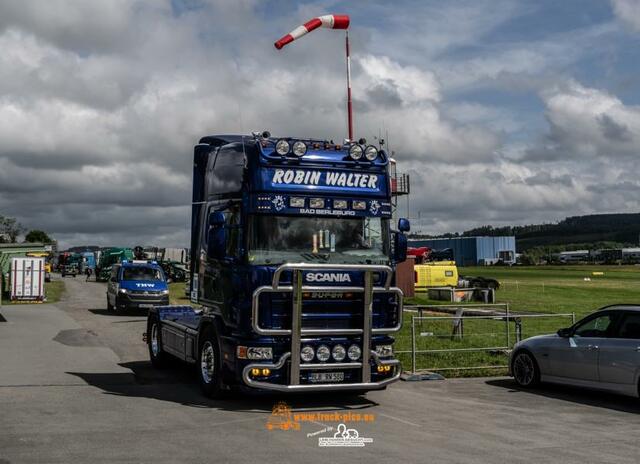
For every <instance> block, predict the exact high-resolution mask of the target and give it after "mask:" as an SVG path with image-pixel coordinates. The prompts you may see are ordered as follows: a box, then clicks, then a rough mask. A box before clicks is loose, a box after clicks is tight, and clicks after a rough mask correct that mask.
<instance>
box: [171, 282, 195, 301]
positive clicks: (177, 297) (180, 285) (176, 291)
mask: <svg viewBox="0 0 640 464" xmlns="http://www.w3.org/2000/svg"><path fill="white" fill-rule="evenodd" d="M184 286H185V283H184V282H171V283H170V284H169V302H170V303H171V304H172V305H190V304H191V301H190V300H189V297H187V296H186V295H185V294H184Z"/></svg>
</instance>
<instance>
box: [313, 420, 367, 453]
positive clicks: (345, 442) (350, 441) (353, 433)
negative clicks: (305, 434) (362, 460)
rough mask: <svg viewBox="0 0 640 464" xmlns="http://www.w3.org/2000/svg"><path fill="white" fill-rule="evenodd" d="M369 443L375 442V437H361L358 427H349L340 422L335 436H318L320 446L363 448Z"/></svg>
mask: <svg viewBox="0 0 640 464" xmlns="http://www.w3.org/2000/svg"><path fill="white" fill-rule="evenodd" d="M367 443H373V438H364V437H361V436H360V434H359V433H358V431H357V430H356V429H348V428H347V426H346V425H344V424H338V428H337V430H336V433H334V434H333V437H320V438H318V446H326V447H358V448H361V447H363V446H365V445H366V444H367Z"/></svg>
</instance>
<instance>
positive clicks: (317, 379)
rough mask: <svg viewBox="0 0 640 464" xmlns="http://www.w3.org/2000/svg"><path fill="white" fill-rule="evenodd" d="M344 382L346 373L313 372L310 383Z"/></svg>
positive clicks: (310, 375)
mask: <svg viewBox="0 0 640 464" xmlns="http://www.w3.org/2000/svg"><path fill="white" fill-rule="evenodd" d="M343 380H344V372H311V373H310V374H309V382H312V383H329V382H342V381H343Z"/></svg>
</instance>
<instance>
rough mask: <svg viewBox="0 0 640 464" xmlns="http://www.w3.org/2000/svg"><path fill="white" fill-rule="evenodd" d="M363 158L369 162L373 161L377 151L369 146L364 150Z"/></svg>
mask: <svg viewBox="0 0 640 464" xmlns="http://www.w3.org/2000/svg"><path fill="white" fill-rule="evenodd" d="M364 157H365V158H367V159H368V160H369V161H373V160H374V159H376V158H377V157H378V149H377V148H376V147H374V146H373V145H369V146H368V147H367V148H365V149H364Z"/></svg>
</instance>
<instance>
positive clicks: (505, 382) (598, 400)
mask: <svg viewBox="0 0 640 464" xmlns="http://www.w3.org/2000/svg"><path fill="white" fill-rule="evenodd" d="M486 384H487V385H491V386H493V387H501V388H506V389H508V390H510V391H511V392H513V393H516V392H524V393H531V394H533V395H539V396H544V397H546V398H554V399H558V400H563V401H570V402H572V403H578V404H584V405H586V406H593V407H596V408H606V409H611V410H614V411H621V412H628V413H632V414H640V400H638V398H632V397H629V396H622V395H616V394H615V393H608V392H600V391H596V390H588V389H585V388H578V387H572V386H568V385H566V386H565V385H556V384H542V385H540V386H538V387H535V388H526V389H525V388H520V387H518V385H517V384H516V382H515V381H514V380H513V379H496V380H487V382H486Z"/></svg>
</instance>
